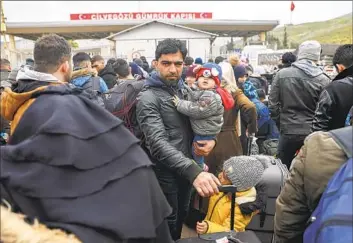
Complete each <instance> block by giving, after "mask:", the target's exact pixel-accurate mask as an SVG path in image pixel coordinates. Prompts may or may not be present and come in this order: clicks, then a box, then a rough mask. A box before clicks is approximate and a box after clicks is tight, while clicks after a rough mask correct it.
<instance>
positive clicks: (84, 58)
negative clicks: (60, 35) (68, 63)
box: [72, 52, 91, 67]
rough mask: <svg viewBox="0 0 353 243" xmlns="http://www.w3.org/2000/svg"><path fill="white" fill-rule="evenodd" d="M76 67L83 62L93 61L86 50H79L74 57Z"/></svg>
mask: <svg viewBox="0 0 353 243" xmlns="http://www.w3.org/2000/svg"><path fill="white" fill-rule="evenodd" d="M72 60H73V62H74V67H80V66H81V64H82V63H83V62H91V57H90V56H89V55H88V54H87V53H86V52H78V53H76V54H75V55H74V56H73V57H72Z"/></svg>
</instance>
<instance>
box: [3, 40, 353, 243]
mask: <svg viewBox="0 0 353 243" xmlns="http://www.w3.org/2000/svg"><path fill="white" fill-rule="evenodd" d="M49 53H50V54H49ZM187 53H188V50H187V48H186V46H185V45H184V44H183V42H181V41H180V40H176V39H165V40H163V41H161V42H159V44H158V46H157V47H156V50H155V59H154V60H153V61H152V63H151V65H149V63H148V62H147V60H146V58H145V57H141V58H137V59H134V60H132V62H128V61H127V60H124V59H116V58H111V59H109V60H108V61H107V63H105V61H104V59H103V58H102V57H101V56H93V57H90V56H89V55H88V54H87V53H84V52H79V53H76V54H75V55H73V56H72V51H71V47H70V45H69V44H68V42H67V41H66V40H65V39H64V38H62V37H60V36H58V35H55V34H53V35H45V36H43V37H41V38H39V39H38V40H37V41H36V43H35V47H34V51H33V56H34V58H33V60H32V59H28V60H26V63H25V64H24V65H22V66H21V67H20V68H15V69H13V70H12V69H11V64H10V62H9V61H8V60H6V59H1V145H2V146H1V168H2V171H1V189H2V190H1V198H2V200H3V202H4V203H3V205H7V206H8V207H9V208H10V209H11V210H12V211H13V214H11V213H4V215H6V217H12V216H14V215H16V214H15V213H20V214H24V215H26V216H27V217H28V218H30V219H38V220H39V221H40V223H41V224H43V225H45V227H48V228H50V229H60V230H56V231H52V232H51V234H47V235H46V236H44V234H43V227H34V228H33V227H32V228H30V229H31V230H33V231H34V232H32V233H33V234H24V233H23V231H19V230H15V229H14V227H7V228H6V223H5V219H4V218H3V216H1V229H2V236H1V237H2V238H1V240H2V241H3V242H5V243H7V241H6V237H14V238H16V237H17V238H18V239H22V241H21V242H32V241H30V239H29V238H28V237H34V236H33V235H37V236H38V239H39V240H38V242H46V241H44V240H43V241H40V238H41V235H42V234H43V236H42V237H43V239H44V237H52V240H51V241H50V242H85V243H86V242H87V243H90V242H92V243H93V242H106V243H110V242H112V243H113V242H141V243H142V242H146V243H147V242H163V243H168V242H174V241H177V240H179V239H180V238H181V234H182V228H183V224H184V220H185V218H186V216H187V214H188V210H189V206H190V198H191V193H192V190H195V191H196V192H197V193H198V194H199V195H200V196H201V197H204V198H209V201H208V207H207V208H208V210H207V209H206V211H207V212H208V213H207V216H206V218H205V219H204V220H203V221H200V222H198V223H197V226H196V228H195V230H196V231H197V233H198V234H206V233H214V232H220V231H227V230H229V223H230V222H231V220H230V215H229V209H230V200H231V198H230V197H229V195H227V194H225V193H220V192H219V186H221V185H234V186H236V187H237V189H238V192H237V201H236V203H237V208H236V214H235V217H236V220H235V230H236V231H244V230H245V229H246V226H247V225H248V224H249V223H250V221H251V219H252V217H253V216H254V215H256V214H257V213H259V211H260V210H261V208H263V205H262V203H263V198H262V197H263V195H264V193H265V191H264V190H263V188H261V187H258V183H259V182H260V180H261V177H262V175H263V173H264V171H265V170H266V168H267V167H268V166H269V164H271V159H274V157H273V156H277V157H278V158H279V159H280V160H281V161H282V163H284V164H285V165H286V166H287V167H288V169H291V173H290V176H289V178H288V179H287V181H286V184H285V187H284V189H283V190H282V192H281V194H280V195H279V197H278V199H277V203H276V216H275V235H276V242H278V243H291V242H296V243H297V242H303V234H304V231H305V228H306V222H307V221H308V219H309V217H310V215H311V212H312V211H313V210H314V209H315V208H316V206H317V205H318V201H319V200H320V197H321V195H322V193H323V191H324V190H325V188H326V185H327V183H328V181H329V180H330V178H331V177H332V175H333V174H334V173H335V172H336V171H337V170H338V169H339V168H340V166H341V165H342V164H343V163H344V162H345V161H347V158H346V154H345V152H344V151H343V150H342V148H340V147H339V146H338V145H337V142H336V141H335V140H334V139H332V137H330V135H329V134H328V133H327V131H330V130H334V129H348V130H347V131H349V132H350V133H352V126H351V125H352V117H353V109H352V107H353V92H352V91H353V49H352V45H351V44H348V45H342V46H340V47H339V48H338V49H337V51H336V53H335V56H334V58H333V64H334V66H335V67H336V69H337V72H338V73H339V74H338V75H337V77H336V78H335V79H334V80H330V78H329V77H328V76H327V75H326V74H325V73H324V72H323V70H322V69H321V68H320V67H318V66H317V62H318V61H319V60H320V53H321V45H320V43H318V42H317V41H306V42H304V43H302V44H301V45H300V46H299V49H298V54H297V56H295V55H294V54H292V53H286V54H284V55H283V58H282V62H283V65H281V66H280V67H279V71H278V72H277V73H276V75H275V77H274V79H273V82H272V85H271V87H270V85H269V83H268V82H267V80H266V77H265V76H264V73H263V72H262V71H261V68H253V67H252V66H251V65H250V64H249V63H248V60H241V58H239V56H237V55H233V56H230V57H229V58H228V59H225V58H223V57H216V58H215V60H212V59H210V60H208V61H207V62H206V63H204V62H203V60H202V59H201V58H199V57H198V58H195V60H194V59H193V58H192V57H190V56H187ZM138 83H140V84H141V85H140V86H139V88H137V89H135V91H136V99H133V101H132V102H131V103H129V102H127V100H126V98H129V97H125V96H119V95H120V94H122V93H125V94H126V92H127V89H128V88H129V87H131V86H129V85H133V84H138ZM133 87H135V88H136V87H137V86H133ZM267 96H268V99H267ZM114 97H120V98H119V99H116V100H115V98H114ZM131 97H132V96H130V98H131ZM134 97H135V96H134ZM114 102H115V103H117V102H121V103H122V104H124V106H123V109H121V110H119V112H112V110H114V109H115V108H111V109H110V108H109V107H115V106H114ZM127 111H128V112H127ZM122 113H124V114H128V117H126V116H125V117H124V118H122V117H121V114H122ZM117 117H118V118H120V119H118V118H117ZM252 140H253V141H254V142H253V143H249V141H252ZM267 141H274V143H275V146H276V147H275V150H276V151H275V152H273V153H271V154H269V153H268V152H267V151H268V149H267V148H266V146H265V145H266V144H268V143H267ZM256 146H257V147H258V148H259V151H257V152H252V151H253V150H252V148H253V147H256ZM250 150H251V151H250ZM250 154H251V155H250ZM259 154H264V155H259ZM192 188H193V189H192ZM1 210H2V211H1V212H3V211H5V210H7V209H5V208H4V207H3V206H2V207H1ZM14 217H15V216H14ZM6 222H10V221H6ZM21 223H23V224H25V223H27V222H21ZM45 227H44V228H45ZM11 228H12V229H11ZM15 228H16V227H15ZM28 230H29V229H28ZM47 230H48V231H50V230H49V229H47ZM26 237H27V238H26ZM55 237H57V240H55V241H54V238H55ZM7 239H9V238H7ZM55 239H56V238H55ZM63 239H64V240H63ZM13 242H19V241H13Z"/></svg>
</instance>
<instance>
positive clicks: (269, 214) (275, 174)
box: [246, 158, 289, 243]
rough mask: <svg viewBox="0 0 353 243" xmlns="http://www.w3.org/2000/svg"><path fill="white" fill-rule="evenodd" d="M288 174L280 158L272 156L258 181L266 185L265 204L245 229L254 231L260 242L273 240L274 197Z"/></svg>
mask: <svg viewBox="0 0 353 243" xmlns="http://www.w3.org/2000/svg"><path fill="white" fill-rule="evenodd" d="M288 175H289V172H288V169H287V167H286V166H285V165H284V164H282V162H281V160H280V159H275V158H273V159H272V160H271V165H270V166H269V168H267V169H266V170H265V172H264V174H263V176H262V179H261V181H260V184H263V185H265V186H266V191H267V200H266V206H265V208H264V209H263V210H262V212H260V213H259V214H257V215H255V216H254V217H253V218H252V220H251V222H250V224H249V225H248V226H247V227H246V229H247V230H251V231H253V232H255V234H256V235H257V236H258V238H259V239H260V240H261V242H262V243H271V242H273V237H274V216H275V212H276V207H275V206H276V199H277V197H278V195H279V194H280V192H281V189H282V188H283V186H284V183H285V180H286V179H287V177H288Z"/></svg>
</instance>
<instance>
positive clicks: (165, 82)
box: [157, 71, 180, 86]
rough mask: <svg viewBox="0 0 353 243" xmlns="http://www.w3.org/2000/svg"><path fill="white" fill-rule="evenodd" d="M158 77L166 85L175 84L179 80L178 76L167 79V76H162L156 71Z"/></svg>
mask: <svg viewBox="0 0 353 243" xmlns="http://www.w3.org/2000/svg"><path fill="white" fill-rule="evenodd" d="M157 74H158V77H159V78H160V79H161V81H162V82H163V83H164V84H165V85H167V86H175V85H177V84H178V82H179V79H180V77H179V78H176V79H175V80H168V77H162V75H161V73H160V72H159V71H157Z"/></svg>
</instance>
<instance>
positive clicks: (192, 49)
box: [107, 21, 218, 62]
mask: <svg viewBox="0 0 353 243" xmlns="http://www.w3.org/2000/svg"><path fill="white" fill-rule="evenodd" d="M217 36H218V35H217V34H213V33H209V32H206V31H201V30H197V29H192V28H188V27H184V26H181V25H176V24H171V23H165V22H161V21H151V22H147V23H143V24H140V25H137V26H134V27H132V28H129V29H126V30H123V31H121V32H119V33H117V34H114V35H111V36H108V37H107V39H109V40H113V41H115V51H116V57H118V58H125V59H127V60H129V61H130V60H132V59H133V58H136V57H140V56H145V57H146V59H147V60H148V61H149V62H150V61H152V60H153V59H154V58H155V50H156V47H157V45H158V43H159V42H160V41H161V40H164V39H166V38H176V39H179V40H182V41H184V42H185V44H186V47H187V49H188V55H189V56H191V57H193V58H196V57H201V58H202V59H203V60H207V58H208V57H209V56H210V55H211V52H212V44H211V43H212V42H213V41H214V39H215V38H216V37H217Z"/></svg>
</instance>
